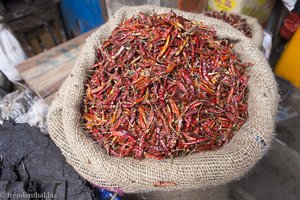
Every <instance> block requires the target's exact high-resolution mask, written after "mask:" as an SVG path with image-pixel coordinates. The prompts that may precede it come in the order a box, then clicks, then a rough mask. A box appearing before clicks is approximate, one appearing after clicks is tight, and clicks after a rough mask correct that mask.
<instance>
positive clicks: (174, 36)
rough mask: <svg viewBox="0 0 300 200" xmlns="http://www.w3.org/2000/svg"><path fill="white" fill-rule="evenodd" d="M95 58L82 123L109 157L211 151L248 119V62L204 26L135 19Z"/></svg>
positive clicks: (164, 17)
mask: <svg viewBox="0 0 300 200" xmlns="http://www.w3.org/2000/svg"><path fill="white" fill-rule="evenodd" d="M96 57H97V59H96V61H95V63H94V65H92V66H91V67H90V68H89V69H88V76H89V78H88V79H87V81H86V82H85V89H86V93H85V95H84V100H83V107H82V109H83V111H82V112H83V114H82V119H83V125H84V128H85V130H86V131H87V133H88V134H89V135H91V136H92V138H93V139H94V140H96V141H97V142H99V144H101V145H102V146H103V147H104V148H105V149H106V151H107V152H108V154H110V155H114V156H118V157H133V158H136V159H142V158H144V157H146V158H154V159H159V160H160V159H164V158H173V157H178V156H184V155H187V154H190V153H194V152H200V151H206V150H214V149H216V148H219V147H221V146H222V145H223V144H224V143H226V142H228V141H229V140H230V139H231V138H232V136H233V134H234V133H235V132H236V131H237V130H239V128H240V127H241V126H242V125H243V124H244V122H245V121H246V120H247V102H246V98H247V82H248V78H249V77H248V75H247V73H246V71H247V67H248V66H249V65H250V64H247V63H243V62H242V61H241V60H240V59H239V57H238V54H237V53H235V52H234V50H233V43H232V42H231V41H230V40H228V39H222V38H218V37H217V36H216V32H215V30H214V29H213V28H212V27H210V26H206V25H204V24H202V23H200V22H197V21H191V20H188V19H185V18H183V17H181V16H177V15H176V14H175V13H174V12H169V13H164V14H160V15H157V14H154V15H151V16H147V15H145V14H143V13H140V14H139V15H137V16H135V17H132V18H130V19H128V20H126V21H124V22H123V23H121V24H120V25H119V26H118V27H117V28H115V30H114V31H113V32H112V34H111V36H110V37H109V38H108V39H107V40H105V41H103V43H102V45H101V46H99V48H98V49H97V56H96Z"/></svg>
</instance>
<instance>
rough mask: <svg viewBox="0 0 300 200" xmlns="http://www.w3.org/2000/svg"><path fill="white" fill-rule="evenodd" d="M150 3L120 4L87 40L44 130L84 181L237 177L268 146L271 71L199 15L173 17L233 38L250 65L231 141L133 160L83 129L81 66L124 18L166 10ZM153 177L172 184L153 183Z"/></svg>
mask: <svg viewBox="0 0 300 200" xmlns="http://www.w3.org/2000/svg"><path fill="white" fill-rule="evenodd" d="M168 11H170V9H168V8H160V7H153V6H140V7H124V8H122V9H120V10H119V11H118V12H117V13H116V14H115V15H114V16H113V17H112V18H111V19H110V20H109V21H108V22H107V23H106V24H104V25H103V26H101V27H100V28H99V29H98V30H97V31H96V32H94V33H93V34H92V35H91V36H90V37H89V38H88V39H87V41H86V44H85V45H84V47H83V49H82V50H81V53H80V55H79V57H78V58H77V61H76V64H75V66H74V68H73V70H72V72H71V75H70V76H69V77H68V78H67V80H66V81H65V82H64V84H63V85H62V87H61V89H60V91H59V95H58V96H57V98H56V99H55V101H54V102H53V104H52V107H51V108H50V111H49V114H48V126H49V134H50V136H51V138H52V140H53V141H54V142H55V143H56V145H57V146H58V147H59V148H60V149H61V151H62V153H63V154H64V156H65V157H66V160H67V162H68V163H69V164H71V165H72V166H73V167H74V168H75V170H76V171H77V172H78V173H79V174H81V175H82V176H83V177H84V178H85V179H87V180H88V181H90V182H92V183H94V184H96V185H100V186H103V187H108V188H120V189H121V190H123V191H125V192H130V193H131V192H141V191H153V190H162V191H166V190H173V189H192V188H208V187H214V186H217V185H221V184H225V183H228V182H230V181H232V180H236V179H239V178H240V177H242V176H243V175H244V174H245V173H246V172H247V171H248V170H249V169H250V168H251V167H253V166H254V165H255V163H256V162H257V161H258V160H259V159H260V158H261V157H262V156H263V154H264V153H265V152H266V150H267V149H268V148H269V147H270V143H271V140H272V134H273V131H274V117H275V114H276V110H277V99H278V95H277V87H276V82H275V79H274V76H273V73H272V71H271V69H270V67H269V66H268V64H267V62H266V61H265V59H264V57H263V55H262V54H261V52H260V51H259V50H258V48H257V47H256V46H255V44H253V43H252V42H251V40H250V39H249V38H247V37H245V36H244V35H243V34H242V33H241V32H239V31H237V30H235V29H234V28H232V27H231V26H230V25H228V24H226V23H224V22H222V21H220V20H216V19H213V18H209V17H205V16H204V15H202V14H191V13H186V12H182V11H178V10H174V11H175V13H177V14H178V15H182V16H184V17H186V18H188V19H196V20H198V21H202V22H203V23H204V24H207V25H211V26H213V27H215V30H216V31H217V34H218V35H219V36H220V37H227V38H231V39H233V40H236V41H238V42H237V43H236V45H235V50H236V51H237V52H239V54H240V56H241V59H242V60H243V61H244V62H251V63H253V64H254V65H253V66H252V67H251V68H250V71H249V73H250V76H251V78H250V80H249V90H250V92H249V98H248V104H249V119H248V121H247V122H246V123H245V124H244V126H243V127H242V128H241V129H240V130H239V131H238V132H237V133H236V134H235V136H234V137H233V138H232V140H231V141H230V142H229V143H228V144H226V145H224V146H223V147H222V148H220V149H219V150H216V151H208V152H201V153H197V154H193V155H189V156H186V157H181V158H175V159H173V160H171V159H165V160H161V161H158V160H153V159H143V160H135V159H132V158H117V157H114V156H109V155H107V153H106V152H105V150H104V149H103V148H101V147H100V146H99V145H98V144H95V142H94V141H93V140H92V139H91V138H89V137H88V136H87V135H86V133H85V132H84V130H83V128H82V122H81V111H80V106H81V104H82V100H83V93H84V85H83V82H84V80H85V78H86V68H87V67H89V66H90V65H92V64H93V63H94V60H95V49H96V48H97V47H98V46H99V45H100V44H101V41H102V40H103V39H105V38H107V37H108V36H109V35H110V33H111V32H112V30H113V29H114V28H115V27H116V26H117V25H118V24H119V23H120V22H121V21H123V20H124V19H126V18H130V17H132V16H133V15H136V14H137V13H139V12H144V13H146V14H153V13H154V12H155V13H164V12H168ZM157 181H172V182H175V183H176V186H171V187H154V185H153V183H154V182H157Z"/></svg>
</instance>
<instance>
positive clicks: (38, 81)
mask: <svg viewBox="0 0 300 200" xmlns="http://www.w3.org/2000/svg"><path fill="white" fill-rule="evenodd" d="M93 31H94V30H92V31H90V32H88V33H85V34H83V35H81V36H79V37H76V38H74V39H72V40H70V41H68V42H65V43H63V44H61V45H59V46H57V47H54V48H52V49H50V50H48V51H46V52H44V53H41V54H39V55H37V56H34V57H32V58H29V59H28V60H26V61H24V62H22V63H21V64H19V65H17V66H16V68H17V70H18V71H19V73H20V74H21V76H22V77H23V79H24V80H25V82H26V83H27V84H28V86H29V87H30V88H31V89H32V90H34V91H35V92H36V93H38V94H39V95H40V96H41V97H43V98H46V97H49V96H50V95H51V94H53V93H55V92H56V91H57V90H58V89H59V87H60V86H61V84H62V82H63V81H64V80H65V78H66V77H67V76H68V75H69V74H70V72H71V70H72V68H73V66H74V64H75V60H76V58H77V56H78V54H79V52H80V49H81V48H82V46H83V44H84V41H85V39H86V38H87V37H88V36H89V35H90V34H91V33H92V32H93Z"/></svg>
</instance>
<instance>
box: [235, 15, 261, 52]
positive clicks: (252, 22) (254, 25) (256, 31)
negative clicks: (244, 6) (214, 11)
mask: <svg viewBox="0 0 300 200" xmlns="http://www.w3.org/2000/svg"><path fill="white" fill-rule="evenodd" d="M239 15H241V14H239ZM241 16H242V18H245V19H246V21H247V23H248V24H249V26H250V27H251V29H252V38H251V40H252V42H253V43H254V44H255V45H256V46H257V47H258V48H261V47H262V41H263V37H264V33H263V28H262V27H261V25H260V24H259V23H258V21H257V19H256V18H254V17H250V16H248V15H241Z"/></svg>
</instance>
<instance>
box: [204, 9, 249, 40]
mask: <svg viewBox="0 0 300 200" xmlns="http://www.w3.org/2000/svg"><path fill="white" fill-rule="evenodd" d="M204 14H205V15H206V16H208V17H212V18H216V19H220V20H222V21H224V22H226V23H228V24H230V25H231V26H233V27H234V28H236V29H237V30H239V31H241V32H242V33H244V35H246V36H247V37H249V38H252V29H251V27H250V26H249V24H248V23H247V20H246V19H244V18H242V17H241V16H240V15H239V14H234V13H226V12H224V11H221V12H218V11H211V12H206V13H204Z"/></svg>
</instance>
